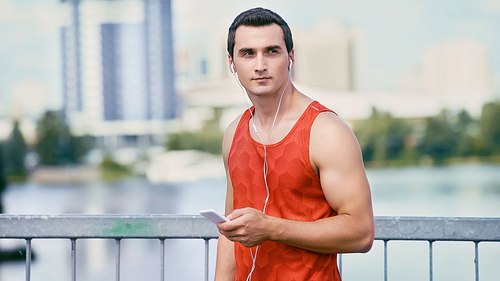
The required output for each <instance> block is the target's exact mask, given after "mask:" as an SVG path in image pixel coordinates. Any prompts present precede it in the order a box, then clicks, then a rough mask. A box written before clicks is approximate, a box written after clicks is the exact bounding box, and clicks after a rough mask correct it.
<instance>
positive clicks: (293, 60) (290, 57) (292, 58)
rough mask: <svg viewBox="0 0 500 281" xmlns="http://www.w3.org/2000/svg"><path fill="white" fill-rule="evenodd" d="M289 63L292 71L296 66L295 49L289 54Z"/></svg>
mask: <svg viewBox="0 0 500 281" xmlns="http://www.w3.org/2000/svg"><path fill="white" fill-rule="evenodd" d="M288 61H289V63H288V69H289V70H291V69H292V67H293V65H294V64H295V51H294V50H293V49H292V50H291V51H290V53H288Z"/></svg>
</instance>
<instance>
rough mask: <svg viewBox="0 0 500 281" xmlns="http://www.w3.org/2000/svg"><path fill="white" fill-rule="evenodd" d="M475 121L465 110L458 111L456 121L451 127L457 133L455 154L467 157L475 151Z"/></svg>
mask: <svg viewBox="0 0 500 281" xmlns="http://www.w3.org/2000/svg"><path fill="white" fill-rule="evenodd" d="M475 128H477V122H476V121H474V120H473V119H472V117H471V116H470V115H469V113H468V112H467V111H466V110H461V111H460V112H459V113H458V116H457V121H456V123H455V124H454V125H453V126H452V129H453V130H454V131H455V132H457V134H458V142H457V146H456V151H455V153H454V154H455V156H459V157H469V156H472V155H474V154H475V153H476V137H477V130H475Z"/></svg>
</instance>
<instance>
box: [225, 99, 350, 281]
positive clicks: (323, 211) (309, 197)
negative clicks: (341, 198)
mask: <svg viewBox="0 0 500 281" xmlns="http://www.w3.org/2000/svg"><path fill="white" fill-rule="evenodd" d="M252 110H253V108H252ZM323 111H330V112H331V110H329V109H328V108H326V107H324V106H323V105H321V104H320V103H318V102H317V101H314V102H312V103H311V104H310V105H309V106H308V107H307V109H306V110H305V111H304V113H303V114H302V116H301V117H300V118H299V119H298V121H297V123H296V124H295V125H294V127H293V128H292V130H291V131H290V132H289V133H288V135H287V136H285V138H283V139H282V140H281V141H279V142H278V143H275V144H271V145H267V146H266V150H267V162H268V165H269V172H268V176H267V183H268V187H269V193H270V196H269V202H268V207H267V210H266V214H267V215H270V216H273V217H279V218H284V219H290V220H300V221H315V220H318V219H321V218H327V217H331V216H335V215H336V212H335V211H334V210H333V209H332V208H331V206H330V205H329V204H328V202H327V201H326V198H325V195H324V194H323V190H322V189H321V184H320V180H319V177H318V175H317V174H316V173H315V172H314V170H313V168H312V167H311V162H310V158H309V135H310V132H311V126H312V124H313V122H314V119H315V118H316V116H318V114H319V113H320V112H323ZM250 118H251V115H250V112H249V111H248V110H246V111H245V113H244V114H243V115H242V117H241V120H240V121H239V124H238V127H237V128H236V131H235V134H234V138H233V143H232V145H231V150H230V152H229V160H228V163H229V174H230V177H231V182H232V185H233V200H234V201H233V203H234V209H241V208H245V207H252V208H255V209H258V210H261V211H262V210H263V208H264V201H265V199H266V196H267V192H266V187H265V184H264V174H263V163H264V162H263V161H264V148H263V146H262V144H260V143H258V142H257V141H255V140H254V139H253V138H252V137H251V136H250V131H249V125H248V124H249V121H250ZM234 245H235V259H236V280H237V281H240V280H241V281H245V280H246V278H247V276H248V274H249V273H250V270H251V267H252V258H251V254H250V249H249V248H246V247H244V246H243V245H241V244H240V243H234ZM252 250H253V251H254V252H255V248H252ZM252 280H254V281H257V280H283V281H285V280H286V281H293V280H296V281H299V280H300V281H305V280H321V281H325V280H333V281H338V280H341V279H340V274H339V271H338V269H337V255H331V254H319V253H315V252H311V251H307V250H303V249H299V248H296V247H292V246H288V245H285V244H281V243H276V242H272V241H266V242H264V243H262V244H261V245H260V247H259V250H258V253H257V259H256V263H255V270H254V272H253V274H252Z"/></svg>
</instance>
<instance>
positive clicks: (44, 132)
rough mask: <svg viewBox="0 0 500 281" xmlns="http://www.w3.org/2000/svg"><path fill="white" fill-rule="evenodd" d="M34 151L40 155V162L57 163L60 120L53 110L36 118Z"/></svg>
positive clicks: (45, 163)
mask: <svg viewBox="0 0 500 281" xmlns="http://www.w3.org/2000/svg"><path fill="white" fill-rule="evenodd" d="M36 132H37V139H38V143H37V144H36V152H37V153H38V155H39V156H40V164H43V165H57V164H59V137H60V135H61V120H60V118H59V116H57V114H56V112H54V111H47V112H45V114H44V115H43V116H42V117H41V118H40V120H38V124H37V128H36Z"/></svg>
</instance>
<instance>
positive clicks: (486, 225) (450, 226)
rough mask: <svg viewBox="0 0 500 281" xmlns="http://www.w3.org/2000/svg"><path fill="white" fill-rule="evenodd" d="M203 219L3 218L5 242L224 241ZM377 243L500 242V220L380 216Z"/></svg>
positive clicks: (0, 233)
mask: <svg viewBox="0 0 500 281" xmlns="http://www.w3.org/2000/svg"><path fill="white" fill-rule="evenodd" d="M218 236H219V232H218V231H217V228H216V227H215V225H214V224H213V223H211V222H210V221H208V220H207V219H205V218H204V217H202V216H199V215H195V216H192V215H5V214H3V215H0V238H110V239H112V238H115V239H116V238H198V239H200V238H202V239H215V238H218ZM375 239H376V240H427V241H486V242H500V218H477V217H380V216H377V217H375Z"/></svg>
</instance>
